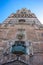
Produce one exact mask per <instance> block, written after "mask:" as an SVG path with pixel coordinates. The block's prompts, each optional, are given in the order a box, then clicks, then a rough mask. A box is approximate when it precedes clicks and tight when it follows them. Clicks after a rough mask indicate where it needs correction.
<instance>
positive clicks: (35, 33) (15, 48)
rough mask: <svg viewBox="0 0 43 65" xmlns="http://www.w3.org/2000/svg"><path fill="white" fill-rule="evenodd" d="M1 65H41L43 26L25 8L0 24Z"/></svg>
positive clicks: (42, 63) (42, 56)
mask: <svg viewBox="0 0 43 65" xmlns="http://www.w3.org/2000/svg"><path fill="white" fill-rule="evenodd" d="M0 64H1V65H18V64H19V65H43V25H42V24H41V23H40V21H39V20H38V19H37V17H36V15H35V14H34V13H32V12H31V11H30V10H27V9H26V8H22V9H21V10H18V11H17V12H16V13H12V14H11V15H10V16H8V18H7V19H6V20H5V21H4V22H3V23H2V24H0Z"/></svg>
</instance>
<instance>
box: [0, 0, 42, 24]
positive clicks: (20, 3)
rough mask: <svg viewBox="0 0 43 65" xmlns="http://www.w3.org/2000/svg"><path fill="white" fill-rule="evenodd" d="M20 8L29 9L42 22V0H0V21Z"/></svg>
mask: <svg viewBox="0 0 43 65" xmlns="http://www.w3.org/2000/svg"><path fill="white" fill-rule="evenodd" d="M21 8H27V9H30V10H31V11H32V12H33V13H35V14H36V16H37V17H38V19H39V20H40V22H41V23H43V0H0V23H2V22H3V21H4V20H5V19H6V18H7V17H8V16H9V15H10V14H11V13H13V12H14V13H15V12H16V11H17V10H18V9H21Z"/></svg>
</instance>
